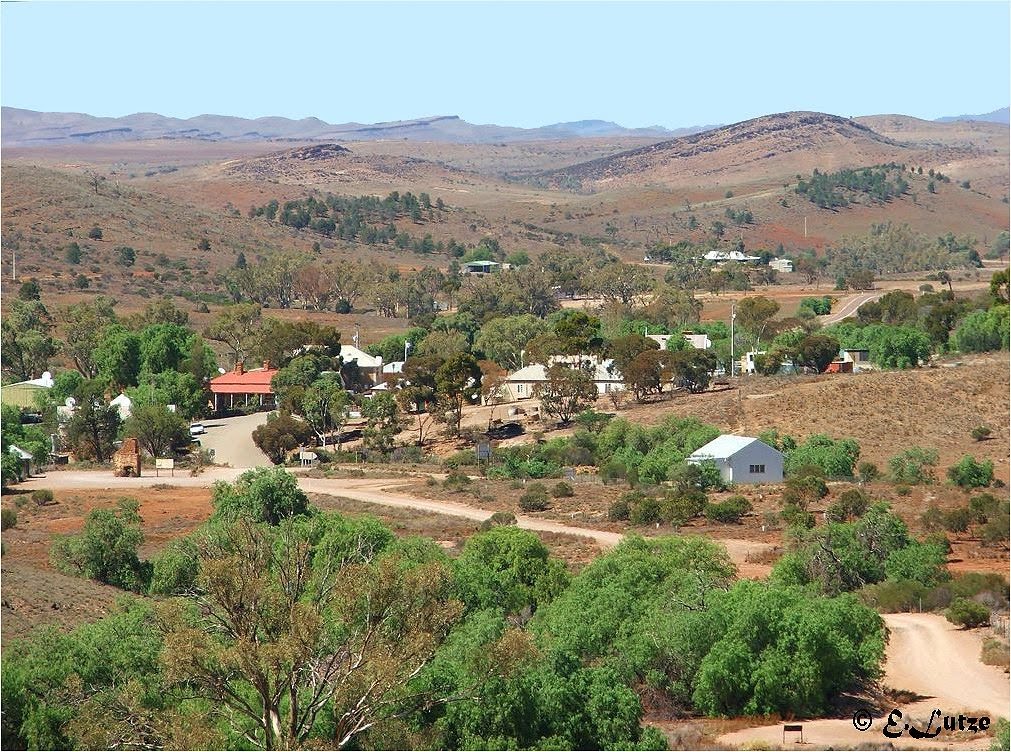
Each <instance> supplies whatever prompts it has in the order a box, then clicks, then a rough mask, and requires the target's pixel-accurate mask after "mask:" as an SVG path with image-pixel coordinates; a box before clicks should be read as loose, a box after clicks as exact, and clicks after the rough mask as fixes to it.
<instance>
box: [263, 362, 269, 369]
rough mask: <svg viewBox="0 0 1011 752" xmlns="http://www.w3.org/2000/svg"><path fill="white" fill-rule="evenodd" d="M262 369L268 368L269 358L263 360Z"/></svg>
mask: <svg viewBox="0 0 1011 752" xmlns="http://www.w3.org/2000/svg"><path fill="white" fill-rule="evenodd" d="M263 370H264V371H269V370H270V361H269V360H265V361H263Z"/></svg>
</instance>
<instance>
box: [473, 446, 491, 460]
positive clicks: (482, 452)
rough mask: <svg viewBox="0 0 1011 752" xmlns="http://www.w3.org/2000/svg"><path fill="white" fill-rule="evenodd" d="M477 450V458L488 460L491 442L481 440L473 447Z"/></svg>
mask: <svg viewBox="0 0 1011 752" xmlns="http://www.w3.org/2000/svg"><path fill="white" fill-rule="evenodd" d="M475 451H476V452H477V458H478V459H479V460H490V459H491V444H488V443H487V442H481V443H480V444H478V445H477V447H475Z"/></svg>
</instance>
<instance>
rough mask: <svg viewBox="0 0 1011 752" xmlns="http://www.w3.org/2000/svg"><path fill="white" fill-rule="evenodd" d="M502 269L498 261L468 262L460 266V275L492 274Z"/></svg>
mask: <svg viewBox="0 0 1011 752" xmlns="http://www.w3.org/2000/svg"><path fill="white" fill-rule="evenodd" d="M500 268H502V264H500V263H499V262H498V261H468V262H467V263H466V264H461V265H460V273H461V274H492V273H494V272H497V271H498V270H499V269H500Z"/></svg>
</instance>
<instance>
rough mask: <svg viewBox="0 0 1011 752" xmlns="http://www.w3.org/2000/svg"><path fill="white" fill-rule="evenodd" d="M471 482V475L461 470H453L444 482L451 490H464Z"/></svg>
mask: <svg viewBox="0 0 1011 752" xmlns="http://www.w3.org/2000/svg"><path fill="white" fill-rule="evenodd" d="M470 484H471V480H470V476H469V475H467V473H463V472H460V471H459V470H451V471H450V473H449V475H447V476H446V480H444V481H443V482H442V486H443V488H448V489H449V490H451V491H462V490H463V489H465V488H466V487H467V486H469V485H470Z"/></svg>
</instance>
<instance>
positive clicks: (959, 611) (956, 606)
mask: <svg viewBox="0 0 1011 752" xmlns="http://www.w3.org/2000/svg"><path fill="white" fill-rule="evenodd" d="M944 618H945V619H947V620H948V621H950V622H951V623H952V624H957V625H958V626H960V627H962V628H963V629H972V628H973V627H981V626H983V625H984V624H988V623H989V622H990V609H988V608H987V607H986V606H984V605H983V604H982V603H977V602H976V601H971V600H969V599H968V598H956V599H955V600H954V601H952V603H951V605H950V606H948V609H947V610H946V611H945V612H944Z"/></svg>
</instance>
